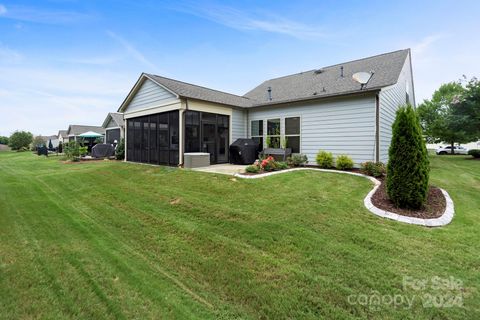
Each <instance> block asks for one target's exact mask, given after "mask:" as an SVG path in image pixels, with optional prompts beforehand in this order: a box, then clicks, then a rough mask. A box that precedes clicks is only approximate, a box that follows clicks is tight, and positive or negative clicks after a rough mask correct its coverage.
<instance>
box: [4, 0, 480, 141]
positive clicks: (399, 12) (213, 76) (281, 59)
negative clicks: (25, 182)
mask: <svg viewBox="0 0 480 320" xmlns="http://www.w3.org/2000/svg"><path fill="white" fill-rule="evenodd" d="M479 13H480V2H479V1H341V2H340V1H242V2H239V1H222V2H219V1H127V0H120V1H75V0H63V1H62V0H51V1H2V0H0V135H10V133H12V132H13V131H15V130H17V129H20V130H29V131H31V132H33V133H34V134H43V135H50V134H56V133H57V131H58V130H59V129H66V128H67V126H68V125H69V124H90V125H101V123H102V122H103V120H104V118H105V116H106V114H107V112H109V111H116V110H117V108H118V106H119V105H120V103H121V102H122V101H123V99H124V98H125V96H126V95H127V94H128V91H129V90H130V88H131V87H132V86H133V84H134V83H135V81H136V80H137V78H138V76H139V75H140V73H141V72H143V71H145V72H150V73H156V74H159V75H163V76H167V77H172V78H175V79H179V80H183V81H187V82H192V83H195V84H199V85H203V86H207V87H211V88H214V89H218V90H223V91H227V92H231V93H235V94H244V93H245V92H247V91H248V90H249V89H251V88H253V87H254V86H256V85H257V84H259V83H260V82H262V81H264V80H266V79H268V78H272V77H277V76H282V75H286V74H290V73H296V72H300V71H304V70H311V69H314V68H319V67H322V66H327V65H330V64H335V63H340V62H344V61H348V60H352V59H358V58H362V57H366V56H370V55H375V54H379V53H383V52H388V51H394V50H398V49H403V48H411V49H412V56H413V70H414V81H415V89H416V96H417V101H422V100H423V99H424V98H428V97H429V96H430V95H431V94H432V92H433V91H434V90H435V89H436V88H437V87H438V86H439V85H440V84H441V83H445V82H448V81H452V80H457V79H459V78H460V77H461V76H462V75H463V74H465V75H467V76H468V77H472V76H479V75H480V59H479V58H478V57H479V56H478V52H479V51H480V41H479V40H478V39H479V37H478V32H479V31H480V19H478V14H479Z"/></svg>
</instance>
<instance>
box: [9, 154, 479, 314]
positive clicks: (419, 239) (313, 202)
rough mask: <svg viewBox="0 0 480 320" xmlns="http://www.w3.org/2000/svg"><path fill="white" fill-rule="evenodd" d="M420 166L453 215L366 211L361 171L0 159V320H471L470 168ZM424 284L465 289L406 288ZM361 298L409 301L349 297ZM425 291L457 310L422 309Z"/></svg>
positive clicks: (474, 207)
mask: <svg viewBox="0 0 480 320" xmlns="http://www.w3.org/2000/svg"><path fill="white" fill-rule="evenodd" d="M431 163H432V178H431V183H432V184H435V185H437V186H440V187H443V188H445V189H446V190H447V191H448V192H449V193H450V195H451V196H452V198H453V200H454V202H455V209H456V210H455V211H456V212H455V217H454V219H453V222H452V223H451V224H450V225H448V226H447V227H443V228H435V229H427V228H424V227H419V226H411V225H405V224H400V223H398V222H393V221H389V220H384V219H381V218H378V217H376V216H374V215H373V214H371V213H369V211H367V210H366V209H365V208H364V207H363V198H364V197H365V195H366V194H367V193H368V191H369V190H370V189H371V183H370V182H369V181H368V180H366V179H363V178H361V177H355V176H348V175H339V174H333V173H320V172H313V171H312V172H310V171H299V172H292V173H287V174H282V175H276V176H272V177H268V178H265V179H260V180H254V181H253V180H252V181H248V180H240V179H231V178H230V177H228V176H221V175H212V174H206V173H199V172H192V171H185V170H178V169H174V168H165V167H152V166H145V165H137V164H126V163H121V162H107V161H102V162H95V163H81V164H79V163H76V164H63V163H61V162H60V161H58V159H57V158H54V157H50V158H48V159H47V158H45V157H37V156H35V155H32V154H30V153H14V152H0V318H1V319H6V318H28V319H31V318H49V319H59V318H95V319H98V318H120V319H122V318H124V319H127V318H128V319H130V318H151V319H159V318H178V319H184V318H225V319H232V318H236V319H237V318H242V319H254V318H270V319H283V318H289V319H298V318H305V319H318V318H335V319H350V318H369V319H408V318H411V319H426V318H429V319H452V318H456V319H469V318H470V319H478V318H480V296H479V295H480V292H479V286H480V245H479V243H480V221H479V217H480V161H474V160H465V158H464V157H462V156H454V157H452V156H443V157H438V156H432V157H431ZM434 276H438V277H441V279H448V278H449V277H454V278H455V279H458V280H461V281H462V285H461V287H462V288H461V290H456V289H455V290H440V291H439V290H435V288H432V287H431V286H428V288H426V289H425V290H414V289H413V288H412V287H410V286H409V287H407V288H404V287H403V279H404V277H412V278H414V279H418V280H430V279H432V277H434ZM372 294H373V295H377V296H379V295H380V296H383V297H384V296H386V297H389V296H393V295H398V296H401V297H409V298H411V297H414V300H413V305H412V306H411V308H409V307H408V305H406V304H400V305H397V306H394V305H392V304H390V303H389V300H388V299H386V298H385V299H386V300H384V301H383V303H379V304H374V305H372V304H371V305H364V304H362V303H357V302H358V301H359V300H358V299H357V300H355V299H356V297H360V296H361V295H368V296H370V295H372ZM425 294H432V295H434V296H435V297H437V296H440V298H442V297H445V296H448V295H449V294H450V295H455V296H460V298H462V299H463V306H457V305H455V306H453V307H443V308H438V307H424V306H423V305H422V300H421V297H424V298H425V297H426V296H425ZM349 296H350V297H353V298H352V300H349ZM352 301H353V302H352ZM457 302H458V301H457Z"/></svg>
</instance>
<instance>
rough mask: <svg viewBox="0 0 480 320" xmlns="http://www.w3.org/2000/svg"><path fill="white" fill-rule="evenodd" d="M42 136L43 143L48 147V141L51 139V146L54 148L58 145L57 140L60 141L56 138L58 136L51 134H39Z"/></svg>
mask: <svg viewBox="0 0 480 320" xmlns="http://www.w3.org/2000/svg"><path fill="white" fill-rule="evenodd" d="M39 137H41V138H42V140H43V141H45V145H46V146H47V147H48V146H49V142H50V141H52V147H53V148H54V149H56V148H57V147H58V142H59V141H60V140H59V139H58V136H56V135H53V136H39Z"/></svg>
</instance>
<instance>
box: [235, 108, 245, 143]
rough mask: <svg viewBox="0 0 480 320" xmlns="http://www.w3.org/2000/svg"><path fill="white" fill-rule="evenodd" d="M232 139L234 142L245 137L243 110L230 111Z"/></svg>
mask: <svg viewBox="0 0 480 320" xmlns="http://www.w3.org/2000/svg"><path fill="white" fill-rule="evenodd" d="M232 111H233V112H232V139H231V141H232V142H234V141H235V140H237V139H240V138H246V137H247V111H245V110H237V109H233V110H232Z"/></svg>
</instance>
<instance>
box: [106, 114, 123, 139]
mask: <svg viewBox="0 0 480 320" xmlns="http://www.w3.org/2000/svg"><path fill="white" fill-rule="evenodd" d="M102 127H103V128H105V143H110V144H113V143H114V141H115V140H117V142H120V139H122V138H124V137H125V121H124V120H123V114H122V113H118V112H109V113H108V115H107V117H106V118H105V121H103V125H102Z"/></svg>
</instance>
